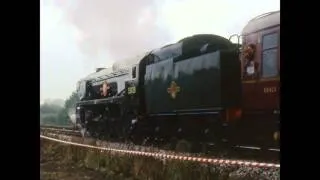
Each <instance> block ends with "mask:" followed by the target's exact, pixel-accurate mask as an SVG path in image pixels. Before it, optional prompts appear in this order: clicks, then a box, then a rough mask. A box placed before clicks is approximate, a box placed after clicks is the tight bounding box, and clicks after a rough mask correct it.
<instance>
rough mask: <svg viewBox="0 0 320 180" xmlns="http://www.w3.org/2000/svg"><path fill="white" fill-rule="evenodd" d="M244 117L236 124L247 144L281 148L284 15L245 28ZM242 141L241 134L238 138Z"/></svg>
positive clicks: (265, 16) (276, 14) (269, 15)
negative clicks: (281, 66)
mask: <svg viewBox="0 0 320 180" xmlns="http://www.w3.org/2000/svg"><path fill="white" fill-rule="evenodd" d="M241 38H242V53H241V62H242V94H243V101H242V115H241V117H242V118H241V120H239V121H238V122H236V124H237V132H238V133H241V137H242V140H243V138H244V137H245V138H244V139H246V142H245V143H246V144H259V145H261V146H265V147H268V148H271V147H272V148H275V147H277V148H278V146H279V145H278V144H279V143H278V142H279V140H280V131H279V126H280V116H279V115H280V11H276V12H269V13H266V14H262V15H260V16H258V17H256V18H254V19H252V20H251V21H249V22H248V24H247V25H246V26H245V27H244V28H243V31H242V34H241ZM237 135H238V137H239V134H237Z"/></svg>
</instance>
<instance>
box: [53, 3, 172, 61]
mask: <svg viewBox="0 0 320 180" xmlns="http://www.w3.org/2000/svg"><path fill="white" fill-rule="evenodd" d="M56 5H58V6H59V7H60V8H62V9H63V11H64V12H65V13H66V14H67V19H68V21H69V22H70V23H72V24H73V25H74V26H75V27H77V28H78V30H79V35H78V45H79V48H80V50H81V52H82V53H84V54H85V55H87V56H89V57H91V58H94V57H97V56H99V55H101V54H104V53H105V52H107V53H108V55H109V56H111V57H112V58H115V59H113V60H118V59H122V58H126V57H130V56H135V55H136V54H140V53H143V52H145V51H148V50H152V49H154V48H158V47H160V46H162V45H165V44H166V43H168V41H169V40H170V36H169V33H168V32H167V31H166V30H165V29H162V28H161V27H159V26H157V24H156V22H157V18H158V15H157V9H156V7H155V4H154V2H153V1H152V0H134V1H128V0H116V1H115V0H74V1H72V0H69V1H68V0H64V1H63V0H56Z"/></svg>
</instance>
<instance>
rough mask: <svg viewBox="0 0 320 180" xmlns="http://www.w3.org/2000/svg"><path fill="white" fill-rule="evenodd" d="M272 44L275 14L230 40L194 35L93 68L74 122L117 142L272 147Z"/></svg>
mask: <svg viewBox="0 0 320 180" xmlns="http://www.w3.org/2000/svg"><path fill="white" fill-rule="evenodd" d="M234 37H235V38H237V40H238V43H232V42H231V38H234ZM279 39H280V11H276V12H269V13H266V14H263V15H260V16H258V17H256V18H254V19H252V20H250V21H249V22H248V24H247V25H246V26H245V27H244V28H243V31H242V34H241V35H233V36H231V37H230V39H226V38H223V37H221V36H218V35H210V34H198V35H194V36H190V37H186V38H184V39H181V40H180V41H178V42H176V43H174V44H170V45H167V46H164V47H161V48H159V49H155V50H152V51H150V52H147V53H145V54H142V55H140V56H137V57H134V58H131V59H127V60H123V61H120V62H116V63H114V65H113V66H112V68H99V69H97V70H96V72H95V73H92V74H90V75H89V76H87V77H85V78H83V79H81V80H80V81H79V82H78V84H77V93H78V95H79V97H80V101H79V102H78V103H77V105H76V123H77V124H78V125H79V127H80V128H81V129H82V130H83V135H85V136H92V137H95V138H106V139H109V140H116V141H125V140H131V141H134V142H135V143H143V142H146V141H148V142H152V143H160V144H161V143H164V144H170V146H171V147H172V148H175V146H176V145H177V144H178V143H179V142H187V143H188V145H191V146H189V147H192V145H195V146H197V145H198V144H199V143H215V144H232V145H251V146H257V147H261V148H265V149H277V148H279V141H280V131H279V125H280V116H279V115H280V104H279V96H280V92H279V91H280V86H279V83H280V40H279ZM240 40H242V43H239V41H240Z"/></svg>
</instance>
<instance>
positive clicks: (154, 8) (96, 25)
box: [40, 0, 280, 102]
mask: <svg viewBox="0 0 320 180" xmlns="http://www.w3.org/2000/svg"><path fill="white" fill-rule="evenodd" d="M129 2H131V3H129ZM40 7H41V10H40V64H41V65H40V83H41V85H40V101H41V102H43V101H44V100H45V99H54V98H62V99H65V98H67V97H68V96H69V95H70V94H71V92H72V91H74V90H75V87H76V82H77V80H78V79H80V78H82V77H84V76H86V75H87V74H89V73H92V72H93V71H94V69H95V68H97V67H105V66H110V65H111V64H112V63H113V62H114V61H117V60H119V59H123V58H126V57H130V56H135V55H136V54H140V53H142V52H145V51H147V50H151V49H153V48H157V47H160V46H162V45H165V44H167V43H172V42H175V41H177V40H179V39H181V38H184V37H186V36H190V35H192V34H199V33H211V34H218V35H221V36H224V37H229V36H230V35H232V34H235V33H240V32H241V29H242V28H243V26H245V24H246V23H247V22H248V21H249V20H250V19H251V18H253V17H255V16H257V15H260V14H262V13H265V12H268V11H274V10H279V9H280V0H258V1H252V0H242V1H239V0H134V1H129V0H116V1H115V0H40Z"/></svg>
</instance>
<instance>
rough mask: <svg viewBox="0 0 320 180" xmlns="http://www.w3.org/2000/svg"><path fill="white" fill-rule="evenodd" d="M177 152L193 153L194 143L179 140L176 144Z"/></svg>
mask: <svg viewBox="0 0 320 180" xmlns="http://www.w3.org/2000/svg"><path fill="white" fill-rule="evenodd" d="M175 150H176V151H177V152H191V150H192V143H190V142H188V141H187V140H184V139H182V140H179V141H178V142H177V144H176V148H175Z"/></svg>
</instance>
